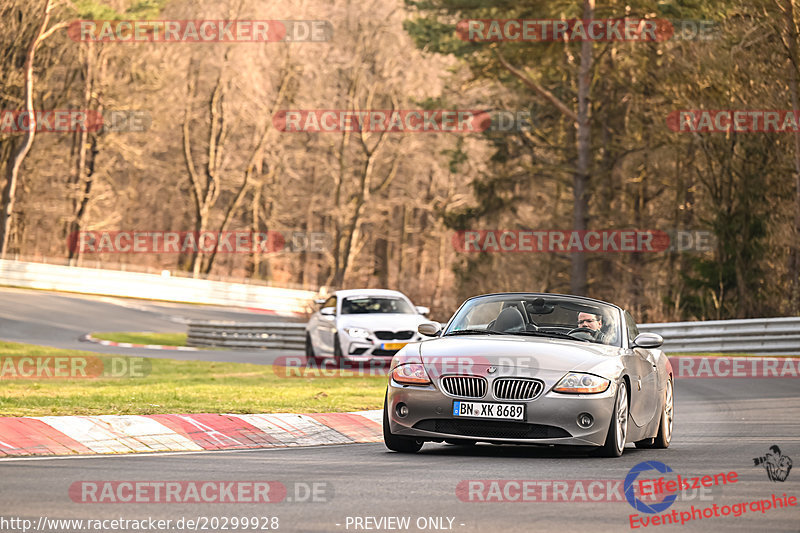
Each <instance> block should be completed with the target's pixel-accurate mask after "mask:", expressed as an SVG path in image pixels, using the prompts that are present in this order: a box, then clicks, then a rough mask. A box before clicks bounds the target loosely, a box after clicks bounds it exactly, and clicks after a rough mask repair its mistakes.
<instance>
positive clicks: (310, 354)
mask: <svg viewBox="0 0 800 533" xmlns="http://www.w3.org/2000/svg"><path fill="white" fill-rule="evenodd" d="M318 363H319V360H318V359H317V356H316V355H315V354H314V345H313V344H311V336H310V335H309V334H308V333H306V366H313V365H316V364H318Z"/></svg>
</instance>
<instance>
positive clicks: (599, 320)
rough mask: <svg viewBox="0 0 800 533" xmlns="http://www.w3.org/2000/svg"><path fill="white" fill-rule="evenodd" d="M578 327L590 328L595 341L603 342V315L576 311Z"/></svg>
mask: <svg viewBox="0 0 800 533" xmlns="http://www.w3.org/2000/svg"><path fill="white" fill-rule="evenodd" d="M578 327H579V328H585V329H590V330H592V336H593V337H594V340H595V342H603V339H604V337H605V335H603V331H602V327H603V317H602V316H601V315H595V314H593V313H578Z"/></svg>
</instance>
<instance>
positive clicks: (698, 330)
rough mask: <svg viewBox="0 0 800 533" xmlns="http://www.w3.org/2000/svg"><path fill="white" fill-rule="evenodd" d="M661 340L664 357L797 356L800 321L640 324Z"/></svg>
mask: <svg viewBox="0 0 800 533" xmlns="http://www.w3.org/2000/svg"><path fill="white" fill-rule="evenodd" d="M639 331H641V332H645V331H646V332H652V333H658V334H659V335H661V336H662V337H664V346H663V347H662V349H663V350H664V351H665V352H667V353H681V352H696V353H746V354H752V355H798V354H800V317H784V318H753V319H743V320H708V321H704V322H667V323H660V324H640V325H639Z"/></svg>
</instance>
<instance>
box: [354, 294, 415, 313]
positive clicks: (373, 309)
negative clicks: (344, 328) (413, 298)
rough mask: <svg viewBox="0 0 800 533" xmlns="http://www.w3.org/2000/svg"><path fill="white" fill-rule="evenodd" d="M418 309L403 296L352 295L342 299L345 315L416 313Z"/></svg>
mask: <svg viewBox="0 0 800 533" xmlns="http://www.w3.org/2000/svg"><path fill="white" fill-rule="evenodd" d="M416 312H417V311H416V310H415V309H414V308H413V307H412V306H411V305H410V304H409V303H408V302H407V301H405V300H403V299H402V298H388V297H375V296H370V297H351V298H345V299H344V300H343V301H342V314H343V315H361V314H368V313H401V314H414V313H416Z"/></svg>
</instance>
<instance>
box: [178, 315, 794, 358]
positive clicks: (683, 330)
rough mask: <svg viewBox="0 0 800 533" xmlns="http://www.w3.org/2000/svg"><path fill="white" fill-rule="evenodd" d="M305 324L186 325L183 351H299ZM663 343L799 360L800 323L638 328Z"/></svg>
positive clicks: (675, 349)
mask: <svg viewBox="0 0 800 533" xmlns="http://www.w3.org/2000/svg"><path fill="white" fill-rule="evenodd" d="M304 328H305V324H302V323H297V322H209V321H203V322H201V321H190V322H189V337H188V341H187V344H188V345H189V346H218V347H228V348H263V349H268V350H270V349H271V350H291V351H302V350H303V349H304V343H305V333H304ZM639 330H640V331H641V332H645V331H646V332H652V333H658V334H659V335H661V336H662V337H664V345H663V347H662V348H663V350H664V351H665V352H667V353H681V352H694V353H746V354H752V355H798V354H800V317H787V318H756V319H747V320H710V321H705V322H668V323H660V324H640V325H639Z"/></svg>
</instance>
